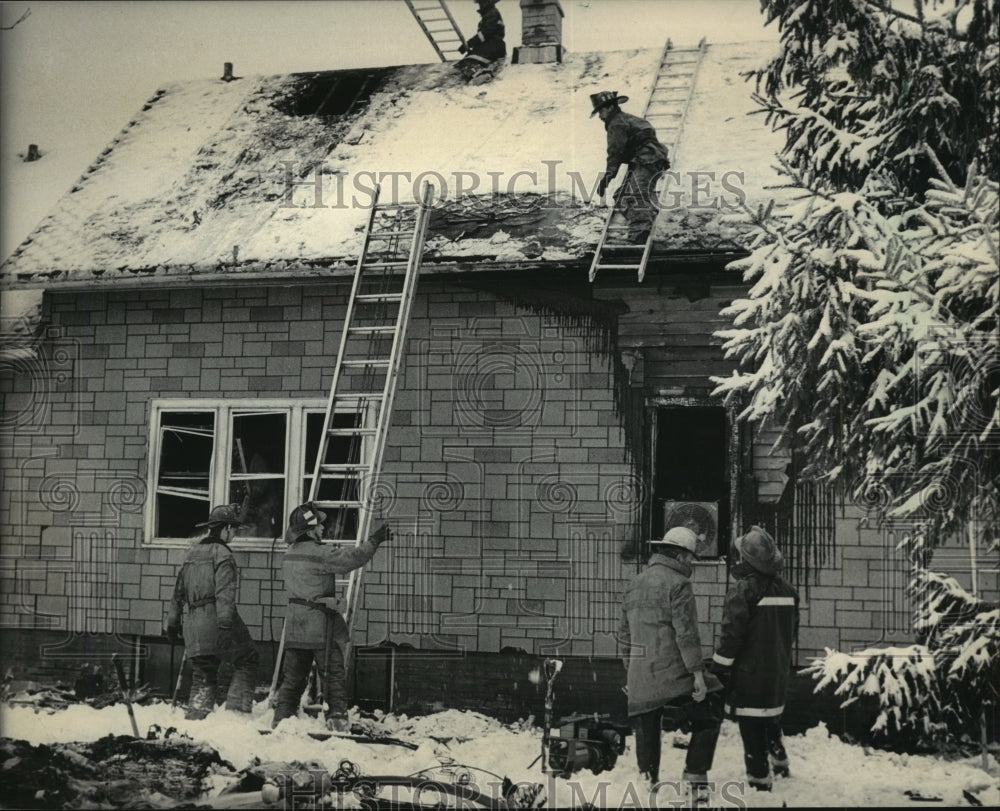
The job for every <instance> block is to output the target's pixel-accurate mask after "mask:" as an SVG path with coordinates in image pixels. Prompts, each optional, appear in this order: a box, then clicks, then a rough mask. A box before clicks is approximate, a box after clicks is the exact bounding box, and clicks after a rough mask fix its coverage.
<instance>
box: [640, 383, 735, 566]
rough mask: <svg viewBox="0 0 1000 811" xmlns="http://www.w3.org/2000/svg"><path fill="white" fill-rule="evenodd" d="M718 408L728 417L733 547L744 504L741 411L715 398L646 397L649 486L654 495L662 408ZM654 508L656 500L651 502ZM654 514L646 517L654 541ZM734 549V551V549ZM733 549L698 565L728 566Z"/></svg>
mask: <svg viewBox="0 0 1000 811" xmlns="http://www.w3.org/2000/svg"><path fill="white" fill-rule="evenodd" d="M685 407H687V408H718V409H720V410H721V411H723V412H724V413H725V415H726V435H727V436H726V460H725V466H726V470H727V473H728V479H729V492H728V498H729V532H730V541H729V543H730V544H732V543H733V541H735V540H736V538H738V537H739V536H740V534H742V533H741V530H740V526H741V525H742V523H741V522H742V520H743V519H742V502H741V499H740V497H739V496H740V490H739V487H740V426H739V419H738V412H737V409H736V408H734V407H732V406H729V405H726V404H725V403H722V402H720V401H719V400H718V399H717V398H713V397H697V396H676V395H664V394H660V395H656V396H648V397H646V415H647V417H646V418H647V423H648V425H649V432H648V435H647V436H648V439H647V441H648V442H649V444H648V453H649V468H648V473H647V475H648V476H649V481H648V482H647V486H648V488H649V492H650V493H652V492H653V490H654V486H655V483H656V443H657V437H658V435H659V429H660V422H659V414H660V409H662V408H685ZM650 503H651V504H652V499H651V502H650ZM652 529H653V513H652V509H651V510H650V511H649V512H648V514H647V516H646V527H645V532H646V535H647V537H652ZM730 548H731V547H730ZM728 555H729V549H728V548H727V549H726V550H725V552H723V553H720V556H719V558H718V559H712V560H698V561H695V562H696V563H697V564H698V565H725V561H726V559H727V558H728Z"/></svg>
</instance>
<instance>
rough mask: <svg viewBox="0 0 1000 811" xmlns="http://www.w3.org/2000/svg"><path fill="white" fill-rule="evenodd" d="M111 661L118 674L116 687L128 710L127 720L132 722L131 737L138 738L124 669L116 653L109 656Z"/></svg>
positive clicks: (137, 729) (137, 728)
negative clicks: (119, 689) (119, 690)
mask: <svg viewBox="0 0 1000 811" xmlns="http://www.w3.org/2000/svg"><path fill="white" fill-rule="evenodd" d="M111 661H112V663H113V664H114V666H115V673H117V674H118V687H119V688H121V691H122V698H123V699H124V700H125V708H126V709H127V710H128V720H129V721H131V722H132V735H133V737H136V738H138V737H139V725H138V724H136V722H135V712H134V711H133V710H132V699H131V698H129V689H128V685H127V684H126V683H125V668H123V667H122V661H121V659H119V658H118V654H117V653H112V654H111Z"/></svg>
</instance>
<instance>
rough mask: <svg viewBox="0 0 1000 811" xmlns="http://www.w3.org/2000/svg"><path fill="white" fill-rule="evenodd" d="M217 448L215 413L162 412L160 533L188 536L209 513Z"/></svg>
mask: <svg viewBox="0 0 1000 811" xmlns="http://www.w3.org/2000/svg"><path fill="white" fill-rule="evenodd" d="M214 448H215V415H214V414H213V413H212V412H210V411H197V412H193V411H175V412H165V413H162V414H161V415H160V444H159V453H160V459H159V468H158V469H159V474H158V478H157V481H156V536H157V537H159V538H188V537H191V536H192V535H194V534H196V533H197V532H198V530H197V529H196V527H195V526H194V525H195V524H196V523H198V522H200V521H204V520H205V519H206V518H207V517H208V511H209V509H210V507H211V505H210V504H209V485H210V482H209V474H210V472H211V469H212V454H213V452H214Z"/></svg>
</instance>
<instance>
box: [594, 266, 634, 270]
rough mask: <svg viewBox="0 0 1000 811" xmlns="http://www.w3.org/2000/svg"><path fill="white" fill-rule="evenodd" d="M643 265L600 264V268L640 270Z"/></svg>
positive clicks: (598, 267)
mask: <svg viewBox="0 0 1000 811" xmlns="http://www.w3.org/2000/svg"><path fill="white" fill-rule="evenodd" d="M640 267H642V265H598V266H597V269H598V270H638V269H639V268H640Z"/></svg>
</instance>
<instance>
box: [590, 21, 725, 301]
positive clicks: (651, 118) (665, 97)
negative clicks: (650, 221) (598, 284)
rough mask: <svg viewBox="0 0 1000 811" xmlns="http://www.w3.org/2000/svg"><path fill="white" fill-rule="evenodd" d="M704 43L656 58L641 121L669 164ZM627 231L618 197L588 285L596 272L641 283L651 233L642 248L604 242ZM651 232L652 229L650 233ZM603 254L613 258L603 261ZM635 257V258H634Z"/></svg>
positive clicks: (667, 51)
mask: <svg viewBox="0 0 1000 811" xmlns="http://www.w3.org/2000/svg"><path fill="white" fill-rule="evenodd" d="M705 48H706V43H705V40H704V39H703V40H702V41H701V42H699V43H698V47H697V48H678V49H675V48H674V47H673V44H672V43H671V42H670V40H669V39H668V40H667V44H666V45H665V46H664V48H663V53H662V54H661V55H660V65H659V67H658V68H657V71H656V78H655V79H654V80H653V87H652V88H651V89H650V91H649V98H648V99H647V100H646V107H645V108H644V111H643V116H642V117H643V118H645V119H646V120H647V121H648V122H649V123H650V124H652V125H653V127H654V129H655V130H656V137H657V138H659V140H660V142H661V143H662V144H663V145H664V146H666V147H667V154H668V156H669V157H670V160H671V161H672V162H676V160H677V145H678V144H679V143H680V141H681V134H682V133H683V132H684V122H685V120H686V119H687V113H688V109H689V108H690V106H691V97H692V96H693V95H694V88H695V83H696V81H697V79H698V68H700V67H701V62H702V59H703V58H704V56H705ZM627 183H628V172H627V171H626V174H625V177H624V179H623V181H622V185H621V187H620V189H625V188H626V187H627ZM628 230H629V225H628V221H627V220H626V218H625V214H624V212H623V210H622V207H621V195H620V194H619V197H618V199H616V201H615V205H614V206H612V208H611V210H610V211H609V212H608V216H607V219H606V220H605V221H604V231H603V232H602V234H601V238H600V240H599V241H598V243H597V249H596V250H595V251H594V261H593V263H592V264H591V266H590V281H594V278H595V277H596V276H597V271H598V270H634V271H636V274H637V277H638V280H639V281H640V282H641V281H642V280H643V278H644V277H645V275H646V263H647V262H648V261H649V254H650V251H651V250H652V247H653V232H652V231H650V233H649V236H648V237H646V241H645V243H643V244H628V243H627V242H625V243H621V242H618V241H616V240H612V241H611V242H610V243H609V242H608V237H609V236H619V235H621V234H623V233H627V232H628ZM654 230H655V229H654ZM606 253H612V254H614V255H613V256H608V257H606V256H605V254H606ZM636 257H638V258H636Z"/></svg>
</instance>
